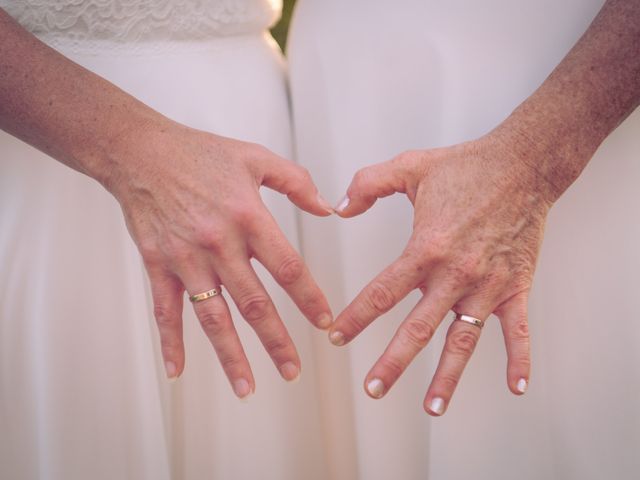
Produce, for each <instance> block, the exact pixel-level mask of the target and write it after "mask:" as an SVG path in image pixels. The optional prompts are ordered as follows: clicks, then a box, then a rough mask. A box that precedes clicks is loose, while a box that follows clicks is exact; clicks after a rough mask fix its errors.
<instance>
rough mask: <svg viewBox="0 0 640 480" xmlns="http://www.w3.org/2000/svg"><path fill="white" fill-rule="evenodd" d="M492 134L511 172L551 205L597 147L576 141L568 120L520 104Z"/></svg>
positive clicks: (577, 137) (532, 106) (528, 105)
mask: <svg viewBox="0 0 640 480" xmlns="http://www.w3.org/2000/svg"><path fill="white" fill-rule="evenodd" d="M492 135H496V136H497V137H498V138H499V141H500V143H501V144H502V145H503V146H504V148H505V149H507V150H508V151H509V153H510V161H511V162H512V165H510V168H513V171H514V172H515V174H516V175H518V176H520V177H521V179H523V180H524V181H526V183H527V185H528V186H529V188H530V189H531V190H533V191H534V192H535V193H536V194H538V195H540V196H541V197H542V198H543V199H544V200H545V201H546V202H548V203H549V204H550V205H551V204H553V203H555V201H556V200H557V199H558V198H559V197H560V196H561V195H562V194H563V193H564V192H565V191H566V190H567V188H569V186H570V185H571V184H572V183H573V182H574V181H575V180H576V179H577V178H578V176H579V175H580V173H581V172H582V170H583V169H584V167H585V166H586V164H587V162H588V160H589V159H590V158H591V156H592V155H593V152H594V151H595V148H596V147H591V146H590V145H585V144H584V142H580V141H579V135H578V134H577V132H575V131H574V130H572V125H571V123H569V122H558V121H555V118H553V115H548V114H547V113H546V112H541V111H537V110H536V107H535V105H531V104H528V103H527V102H525V103H524V104H522V105H520V106H519V107H518V108H517V109H516V110H515V111H514V112H513V113H512V114H511V115H510V116H509V117H508V118H507V119H506V120H505V121H504V122H503V123H502V124H501V125H499V126H498V127H497V128H496V129H495V130H494V131H493V132H492Z"/></svg>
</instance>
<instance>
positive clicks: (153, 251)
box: [138, 239, 162, 265]
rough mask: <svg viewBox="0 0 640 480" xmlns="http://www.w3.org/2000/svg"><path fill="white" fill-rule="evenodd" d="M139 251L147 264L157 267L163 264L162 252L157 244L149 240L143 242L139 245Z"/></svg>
mask: <svg viewBox="0 0 640 480" xmlns="http://www.w3.org/2000/svg"><path fill="white" fill-rule="evenodd" d="M138 249H139V250H140V255H142V258H143V260H144V262H145V263H146V264H148V265H156V264H159V263H161V262H162V252H161V250H160V249H159V248H158V244H157V242H155V241H153V240H147V239H144V240H141V241H139V243H138Z"/></svg>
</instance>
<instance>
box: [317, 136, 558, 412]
mask: <svg viewBox="0 0 640 480" xmlns="http://www.w3.org/2000/svg"><path fill="white" fill-rule="evenodd" d="M507 137H509V136H508V135H504V134H503V133H502V132H499V131H498V130H496V131H495V132H493V133H491V134H489V135H487V136H485V137H483V138H481V139H479V140H476V141H473V142H469V143H464V144H460V145H456V146H453V147H449V148H442V149H437V150H429V151H414V152H407V153H404V154H401V155H400V156H398V157H396V158H395V159H393V160H391V161H389V162H386V163H382V164H379V165H375V166H371V167H368V168H364V169H362V170H360V171H359V172H357V174H356V175H355V177H354V179H353V181H352V183H351V185H350V187H349V189H348V191H347V196H346V197H345V200H344V201H343V202H342V203H341V205H340V207H338V208H337V210H338V213H339V214H340V215H341V216H343V217H352V216H354V215H358V214H360V213H362V212H364V211H366V210H367V209H368V208H370V207H371V206H372V205H373V204H374V202H375V201H376V199H378V198H382V197H385V196H388V195H391V194H393V193H395V192H401V193H405V194H406V195H407V196H408V197H409V200H410V201H411V203H412V204H413V206H414V209H415V215H414V224H413V234H412V236H411V239H410V241H409V243H408V245H407V247H406V248H405V250H404V251H403V252H402V254H401V255H400V257H399V258H398V259H397V260H396V261H395V262H394V263H392V264H391V265H390V266H388V267H387V268H386V269H385V270H384V271H383V272H382V273H380V274H379V275H378V276H377V277H376V278H375V279H374V280H373V281H372V282H370V283H369V284H368V285H367V286H366V287H365V288H364V289H363V290H362V291H361V292H360V294H359V295H358V296H357V297H356V298H355V300H354V301H353V302H352V303H351V304H350V305H349V306H348V307H347V308H346V309H345V310H344V311H343V312H342V313H341V314H340V315H339V316H338V317H337V319H336V322H335V323H334V325H333V326H332V328H331V331H330V337H329V338H330V340H331V341H332V343H334V344H336V345H344V344H345V343H347V342H349V341H351V340H352V339H353V338H354V337H355V336H356V335H358V334H359V333H360V332H361V331H362V330H363V329H364V328H366V327H367V326H368V325H369V324H370V323H371V322H373V321H374V320H375V319H376V318H377V317H379V316H380V315H382V314H383V313H385V312H387V311H389V310H390V309H391V308H393V307H394V305H396V304H397V303H398V302H399V301H400V300H402V299H403V298H404V297H405V296H406V295H407V294H408V293H409V292H410V291H412V290H414V289H420V290H421V291H422V293H423V297H422V298H421V300H420V301H419V302H418V304H417V305H416V306H415V308H414V309H413V310H412V311H411V313H410V314H409V316H408V317H407V318H406V319H405V320H404V322H403V323H402V324H401V325H400V327H399V328H398V330H397V332H396V334H395V336H394V338H393V339H392V340H391V342H390V343H389V345H388V347H387V349H386V350H385V352H384V353H383V354H382V356H381V357H380V358H379V359H378V361H377V362H376V364H375V365H374V366H373V368H372V369H371V370H370V372H369V373H368V375H367V377H366V380H365V390H366V391H367V392H368V394H369V395H370V396H372V397H374V398H380V397H382V396H383V395H384V394H385V393H386V392H388V391H389V389H390V388H391V387H392V386H393V384H394V383H395V381H396V380H397V379H398V377H399V376H400V375H401V374H402V372H403V371H404V370H405V368H407V366H408V365H409V363H410V362H411V361H412V360H413V358H414V357H415V356H416V355H417V354H418V353H419V352H420V351H421V350H422V349H423V348H424V347H425V346H426V345H427V343H428V342H429V340H431V338H432V337H433V334H434V332H435V331H436V329H437V328H438V326H439V325H440V323H441V322H442V320H443V318H444V317H445V315H446V314H447V313H448V312H449V310H454V311H455V312H458V313H461V314H466V315H471V316H473V317H476V318H478V319H481V320H485V319H486V318H487V317H488V316H489V315H490V314H491V313H495V314H496V315H497V316H498V317H499V318H500V321H501V325H502V330H503V334H504V338H505V343H506V348H507V354H508V369H507V370H508V371H507V381H508V385H509V388H510V389H511V391H512V392H513V393H515V394H522V393H524V391H525V389H526V387H527V383H528V381H529V365H530V360H529V335H528V324H527V296H528V293H529V289H530V286H531V281H532V276H533V273H534V269H535V264H536V258H537V255H538V251H539V247H540V243H541V240H542V235H543V227H544V223H545V218H546V215H547V212H548V210H549V208H550V206H551V201H550V200H547V199H546V198H545V195H543V194H542V193H538V191H542V189H539V188H538V186H539V185H540V183H541V182H542V181H543V180H542V179H541V178H540V176H538V175H536V173H535V171H534V170H533V169H532V168H529V167H528V166H527V162H523V161H522V159H523V158H527V152H531V150H528V149H526V148H524V147H525V146H524V145H519V144H518V142H516V141H512V140H507ZM511 138H515V136H511ZM519 152H523V153H522V155H520V154H519ZM480 332H481V329H480V328H479V327H477V326H474V325H471V324H469V323H465V322H462V321H455V322H453V323H451V325H450V326H449V330H448V333H447V338H446V342H445V345H444V349H443V352H442V354H441V357H440V362H439V365H438V367H437V370H436V373H435V375H434V378H433V380H432V382H431V385H430V387H429V389H428V391H427V394H426V397H425V399H424V408H425V410H426V411H427V412H428V413H430V414H432V415H441V414H443V413H444V411H445V410H446V408H447V406H448V404H449V401H450V400H451V397H452V395H453V392H454V390H455V387H456V385H457V384H458V381H459V380H460V377H461V375H462V371H463V369H464V367H465V365H466V364H467V362H468V360H469V358H470V357H471V355H472V353H473V350H474V348H475V346H476V343H477V342H478V339H479V337H480Z"/></svg>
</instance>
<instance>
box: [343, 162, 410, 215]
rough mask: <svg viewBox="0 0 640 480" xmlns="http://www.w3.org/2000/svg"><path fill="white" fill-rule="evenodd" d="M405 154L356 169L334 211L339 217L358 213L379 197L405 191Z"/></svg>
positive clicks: (407, 172)
mask: <svg viewBox="0 0 640 480" xmlns="http://www.w3.org/2000/svg"><path fill="white" fill-rule="evenodd" d="M407 160H408V159H407V155H406V154H405V155H401V156H399V157H396V158H394V159H393V160H389V161H388V162H383V163H379V164H377V165H372V166H370V167H365V168H363V169H361V170H358V171H357V172H356V174H355V175H354V177H353V180H352V181H351V185H349V188H348V189H347V194H346V195H345V196H344V198H343V199H342V200H341V201H340V203H339V204H338V206H337V207H335V211H336V213H337V214H338V215H340V216H341V217H345V218H347V217H353V216H356V215H359V214H361V213H363V212H365V211H367V210H368V209H369V208H371V207H372V206H373V204H374V203H375V202H376V200H378V199H379V198H384V197H388V196H389V195H393V194H394V193H406V192H407V179H408V174H409V170H408V168H407Z"/></svg>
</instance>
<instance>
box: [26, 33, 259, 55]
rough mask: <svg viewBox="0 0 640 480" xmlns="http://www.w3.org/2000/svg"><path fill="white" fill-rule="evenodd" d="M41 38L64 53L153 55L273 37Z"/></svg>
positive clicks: (41, 35)
mask: <svg viewBox="0 0 640 480" xmlns="http://www.w3.org/2000/svg"><path fill="white" fill-rule="evenodd" d="M35 35H36V36H37V37H38V38H39V39H40V40H41V41H43V42H44V43H46V44H47V45H49V46H50V47H52V48H54V49H56V50H59V51H61V52H63V53H77V54H82V55H100V56H104V55H107V56H109V55H153V54H162V53H171V52H178V53H179V52H196V51H202V50H209V49H212V48H213V49H216V48H229V46H230V45H243V44H245V43H247V42H253V41H254V40H255V39H256V38H265V39H266V38H270V36H269V32H268V30H266V29H247V30H246V31H243V30H240V29H238V30H236V31H234V32H225V33H224V34H221V33H220V32H216V33H213V32H212V33H210V34H209V35H200V36H193V37H189V36H176V35H157V36H148V37H146V38H144V39H123V38H120V37H113V38H110V37H108V36H104V37H91V36H84V35H69V34H60V33H57V32H47V33H36V34H35Z"/></svg>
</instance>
